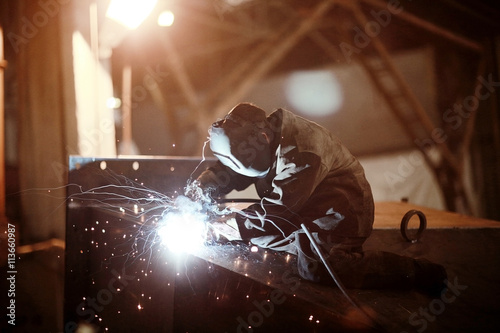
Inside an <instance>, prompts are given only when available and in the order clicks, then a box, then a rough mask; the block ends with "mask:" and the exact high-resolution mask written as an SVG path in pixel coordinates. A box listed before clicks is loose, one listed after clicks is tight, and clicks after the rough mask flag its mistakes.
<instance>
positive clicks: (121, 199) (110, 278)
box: [64, 157, 500, 333]
mask: <svg viewBox="0 0 500 333" xmlns="http://www.w3.org/2000/svg"><path fill="white" fill-rule="evenodd" d="M200 162H201V159H199V158H185V159H183V158H168V157H162V158H145V157H143V158H139V157H137V158H135V157H130V158H125V159H116V158H110V159H106V158H101V159H93V158H81V157H73V158H72V159H71V160H70V172H69V186H68V193H67V222H66V249H65V261H66V264H65V293H64V294H65V295H64V296H65V297H64V300H65V301H64V324H65V332H74V331H76V328H77V327H78V326H79V325H87V326H88V325H90V326H91V327H93V328H94V329H95V330H98V331H100V332H301V333H302V332H380V331H386V332H404V331H406V332H413V331H417V330H424V329H425V331H426V332H443V331H456V330H457V329H458V328H461V327H462V328H463V327H467V325H469V324H470V323H471V322H472V321H471V318H479V319H481V318H482V320H479V321H474V322H476V323H478V325H479V327H482V328H483V331H485V332H490V331H493V330H492V328H493V327H495V325H496V323H498V321H497V322H496V323H495V322H494V321H493V320H492V318H490V317H489V316H488V311H485V310H486V309H498V305H497V304H495V303H494V301H493V300H491V301H490V300H489V299H490V298H488V297H487V295H489V294H492V293H495V292H497V291H498V285H497V284H495V283H493V282H494V281H496V280H498V279H497V278H496V277H495V276H499V275H498V273H499V270H498V268H497V266H494V267H493V266H492V265H491V261H489V259H488V258H495V257H498V255H500V252H499V248H498V245H496V244H497V243H498V242H497V241H496V240H497V239H498V237H500V228H496V229H457V228H453V229H435V228H433V224H434V223H435V222H436V218H438V217H439V216H440V215H439V214H437V213H435V212H429V213H428V211H427V210H425V213H426V215H427V219H428V220H429V221H427V224H428V228H427V230H426V232H425V233H423V234H420V235H419V236H418V242H413V243H410V242H408V241H405V239H404V238H403V237H402V236H401V234H400V229H399V225H398V222H399V221H398V219H395V220H394V225H395V227H394V228H383V229H376V230H374V231H373V234H372V236H370V238H369V239H368V240H367V242H366V244H365V245H364V250H365V251H370V250H383V251H389V252H393V253H398V254H402V255H408V256H412V257H426V258H428V259H429V260H434V261H436V262H441V263H443V265H444V266H445V267H446V269H447V272H448V280H447V281H446V284H447V286H448V288H447V289H446V290H445V291H444V293H443V294H442V295H441V296H431V295H425V294H421V293H418V292H416V291H411V290H357V289H349V290H347V293H348V294H349V296H350V297H351V298H352V300H353V302H349V300H348V299H347V298H346V297H345V296H344V294H343V293H342V291H341V290H340V289H339V288H337V287H336V286H335V285H334V284H333V283H332V284H328V285H321V284H317V283H312V282H309V281H305V280H303V279H301V278H300V277H299V274H298V272H297V263H296V257H295V256H294V255H291V254H288V253H283V252H275V251H270V250H266V249H262V248H258V247H256V246H253V245H252V244H248V243H245V242H241V241H222V239H219V240H218V241H217V240H214V239H211V238H209V237H208V238H207V239H206V240H205V241H204V243H203V244H202V245H201V246H199V247H197V248H195V249H193V250H191V251H190V252H188V253H178V252H174V251H172V250H170V249H169V248H168V247H166V246H165V245H164V244H162V240H161V238H160V237H159V233H158V227H159V225H160V224H161V218H162V216H163V215H162V214H163V213H164V209H165V207H166V206H165V204H172V202H173V201H171V200H174V199H175V198H176V196H179V195H181V194H182V193H183V189H184V187H185V184H186V182H187V181H188V180H189V179H190V177H196V174H199V173H201V172H202V171H203V170H204V169H205V168H206V167H207V166H208V165H210V162H211V161H204V162H203V163H202V164H200ZM221 199H222V200H220V201H221V202H224V201H229V200H225V199H224V198H221ZM236 201H238V200H236ZM241 201H244V200H241ZM398 205H402V204H401V203H399V204H398ZM381 207H383V206H381ZM391 207H392V206H391ZM395 207H396V206H395ZM397 207H398V209H399V206H397ZM401 209H404V207H401ZM404 211H405V212H406V211H408V209H406V210H404ZM382 213H383V212H380V211H378V213H377V214H378V215H376V219H377V216H379V217H383V214H382ZM427 213H428V214H427ZM402 215H404V213H403V214H401V215H399V219H400V218H401V216H402ZM464 244H474V251H469V250H468V249H467V246H464ZM318 264H319V265H321V264H322V263H321V262H319V263H318ZM469 267H473V269H470V268H469ZM492 281H493V282H492ZM341 282H342V281H341ZM478 299H481V301H480V302H478ZM354 302H355V304H353V303H354ZM355 305H358V306H359V308H361V309H362V311H360V309H359V308H358V307H357V306H355ZM431 319H432V320H431Z"/></svg>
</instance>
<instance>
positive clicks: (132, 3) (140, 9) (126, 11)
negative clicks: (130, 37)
mask: <svg viewBox="0 0 500 333" xmlns="http://www.w3.org/2000/svg"><path fill="white" fill-rule="evenodd" d="M156 2H157V0H141V1H139V0H111V3H110V4H109V7H108V10H107V12H106V16H107V17H109V18H110V19H113V20H115V21H117V22H119V23H121V24H123V25H124V26H126V27H128V28H129V29H135V28H137V27H138V26H139V25H140V24H141V23H142V22H143V21H144V20H145V19H146V17H148V15H149V14H150V13H151V12H152V11H153V8H154V7H155V6H156Z"/></svg>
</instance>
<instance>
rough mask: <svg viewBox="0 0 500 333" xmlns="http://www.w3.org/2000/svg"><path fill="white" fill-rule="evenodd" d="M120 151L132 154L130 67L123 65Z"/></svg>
mask: <svg viewBox="0 0 500 333" xmlns="http://www.w3.org/2000/svg"><path fill="white" fill-rule="evenodd" d="M122 130H123V132H122V147H123V151H122V153H123V154H125V155H130V154H132V68H131V66H130V65H125V67H124V68H123V72H122Z"/></svg>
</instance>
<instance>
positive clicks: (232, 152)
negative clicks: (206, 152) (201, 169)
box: [209, 120, 270, 178]
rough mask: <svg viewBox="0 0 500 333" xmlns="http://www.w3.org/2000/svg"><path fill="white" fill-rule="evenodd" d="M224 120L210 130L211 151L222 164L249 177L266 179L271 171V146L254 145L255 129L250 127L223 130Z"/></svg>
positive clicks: (213, 125)
mask: <svg viewBox="0 0 500 333" xmlns="http://www.w3.org/2000/svg"><path fill="white" fill-rule="evenodd" d="M223 123H224V120H221V121H219V122H216V123H214V124H212V127H211V128H210V130H209V135H210V149H211V150H212V152H213V153H214V155H215V156H216V157H217V158H218V159H219V161H221V163H222V164H224V165H225V166H227V167H228V168H230V169H231V170H233V171H234V172H236V173H238V174H240V175H243V176H247V177H252V178H254V177H259V178H260V177H265V176H266V175H267V173H268V172H269V169H270V165H269V164H270V161H269V160H270V158H269V144H264V143H260V144H253V145H252V143H254V142H255V141H254V140H253V139H252V135H254V132H255V129H252V128H250V127H248V126H239V127H237V128H223V127H222V124H223Z"/></svg>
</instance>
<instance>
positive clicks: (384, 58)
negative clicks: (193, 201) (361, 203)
mask: <svg viewBox="0 0 500 333" xmlns="http://www.w3.org/2000/svg"><path fill="white" fill-rule="evenodd" d="M0 87H1V89H0V131H1V135H0V161H1V162H2V164H1V165H0V221H1V223H0V225H1V232H0V247H1V249H0V253H1V256H0V258H1V265H0V266H1V267H2V276H3V278H2V283H0V286H1V288H2V289H1V290H0V293H2V295H5V296H6V297H4V296H2V298H1V299H3V300H4V301H2V309H4V310H3V311H4V312H5V313H4V314H3V315H2V316H3V319H2V321H1V324H0V328H1V331H2V332H80V333H82V332H84V333H86V332H89V333H90V332H235V331H236V332H376V331H377V332H378V331H383V332H419V333H422V332H499V331H500V318H499V317H498V312H499V311H500V303H499V302H498V299H499V298H500V265H499V260H500V259H499V258H500V205H499V202H498V198H499V196H500V99H499V94H498V92H499V91H500V6H499V5H498V3H497V2H496V1H491V0H481V1H473V0H463V1H458V0H436V1H430V0H421V1H412V0H309V1H303V0H302V1H301V0H182V1H181V0H143V1H134V0H128V1H116V0H83V1H80V0H78V1H77V0H39V1H29V0H1V1H0ZM241 102H249V103H253V104H255V105H258V106H259V107H261V108H262V109H264V110H265V111H266V113H267V114H270V113H271V112H273V111H274V110H276V109H279V108H284V109H286V110H289V111H292V112H293V113H295V114H296V115H298V116H301V117H303V118H306V119H309V120H311V121H313V122H315V123H317V124H320V125H321V126H323V127H324V128H326V129H327V130H329V131H330V132H331V133H333V134H334V135H336V136H337V137H338V138H339V139H340V140H341V141H342V143H343V144H344V145H345V146H346V147H347V148H348V149H349V150H350V151H351V153H352V154H353V155H354V156H356V157H357V159H358V160H359V162H360V163H361V165H362V166H363V168H364V171H365V174H366V178H367V180H368V182H369V183H370V186H371V190H372V193H373V198H374V201H375V222H374V225H373V227H374V230H373V233H372V235H371V236H370V237H369V238H368V239H367V241H366V243H365V244H364V249H368V250H371V249H378V250H383V251H389V252H393V253H398V254H401V255H407V256H410V257H425V258H426V259H429V260H431V261H433V262H438V263H440V264H442V265H443V266H444V267H445V268H446V271H447V274H448V275H447V276H448V280H447V286H448V289H447V293H446V294H442V295H441V296H430V295H423V294H421V293H418V292H415V291H400V290H387V291H384V290H356V289H348V290H347V293H348V294H349V295H350V296H351V297H352V298H353V299H354V301H353V302H351V303H349V301H350V298H349V297H345V295H344V294H343V293H342V291H343V290H342V288H337V287H331V286H324V285H316V284H314V283H310V282H308V281H303V280H301V279H299V278H298V277H297V275H294V274H295V273H296V272H295V271H294V266H293V264H292V263H293V261H294V258H293V256H292V258H290V256H289V255H286V254H283V253H277V252H274V251H270V250H266V249H262V248H256V247H254V246H251V244H246V243H238V242H228V243H227V244H216V245H213V244H212V245H211V246H208V245H207V246H204V247H203V248H202V249H199V250H197V251H195V253H191V254H182V255H178V254H174V253H171V252H169V251H168V250H165V249H163V248H161V246H160V245H159V244H158V242H157V241H156V240H155V239H156V238H155V237H156V236H155V235H156V234H157V232H156V231H155V230H153V227H152V226H147V225H146V224H147V222H148V221H151V220H150V216H155V215H154V214H156V211H155V210H156V209H158V207H154V205H153V206H151V205H152V202H153V199H151V198H153V197H154V198H156V199H158V198H160V199H161V198H163V199H162V200H167V202H170V201H168V200H171V198H172V197H171V196H170V195H171V193H174V192H175V193H178V191H179V190H181V191H182V188H183V186H185V185H186V182H187V181H188V179H190V178H192V177H193V174H195V173H196V172H200V171H202V168H205V167H207V166H208V165H210V163H211V162H213V161H215V160H216V159H215V157H214V155H213V154H212V153H211V152H210V149H209V148H207V136H208V128H209V127H210V125H211V124H212V123H213V122H215V121H217V120H219V119H222V118H223V117H224V116H225V115H226V114H227V113H228V112H229V110H231V109H232V108H233V107H234V106H235V105H237V104H238V103H241ZM200 163H201V164H200ZM110 186H112V187H110ZM141 195H142V196H143V197H141ZM144 198H149V199H151V200H146V199H144ZM258 199H259V198H258V195H257V193H256V192H255V190H254V189H253V188H249V189H247V190H245V191H242V192H231V193H229V194H228V195H227V197H226V198H225V199H224V200H225V201H224V202H225V203H228V204H234V205H236V206H238V207H239V206H241V205H244V204H245V203H248V202H253V201H255V200H258ZM158 200H159V199H158ZM146 201H147V202H146ZM160 201H161V200H160ZM129 206H130V207H129ZM410 211H413V212H418V213H419V214H420V215H419V214H416V213H415V214H414V215H413V216H410V217H408V219H407V220H406V222H404V221H405V219H404V216H405V214H406V213H407V212H410ZM141 212H143V213H144V214H142V213H141ZM148 214H149V215H148ZM139 216H140V218H139ZM422 216H423V217H422ZM144 219H146V222H144ZM141 223H142V224H141ZM404 223H406V225H404ZM424 224H425V225H424ZM138 225H139V226H138ZM408 233H411V234H412V235H411V236H408ZM121 235H123V238H122V237H121ZM119 236H120V237H119ZM13 253H14V254H15V255H11V256H10V255H9V254H13ZM111 257H113V258H111ZM290 272H293V273H290ZM148 274H149V275H148ZM138 276H139V277H138ZM129 278H130V279H129ZM91 301H93V303H92V302H91ZM353 303H355V304H353Z"/></svg>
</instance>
